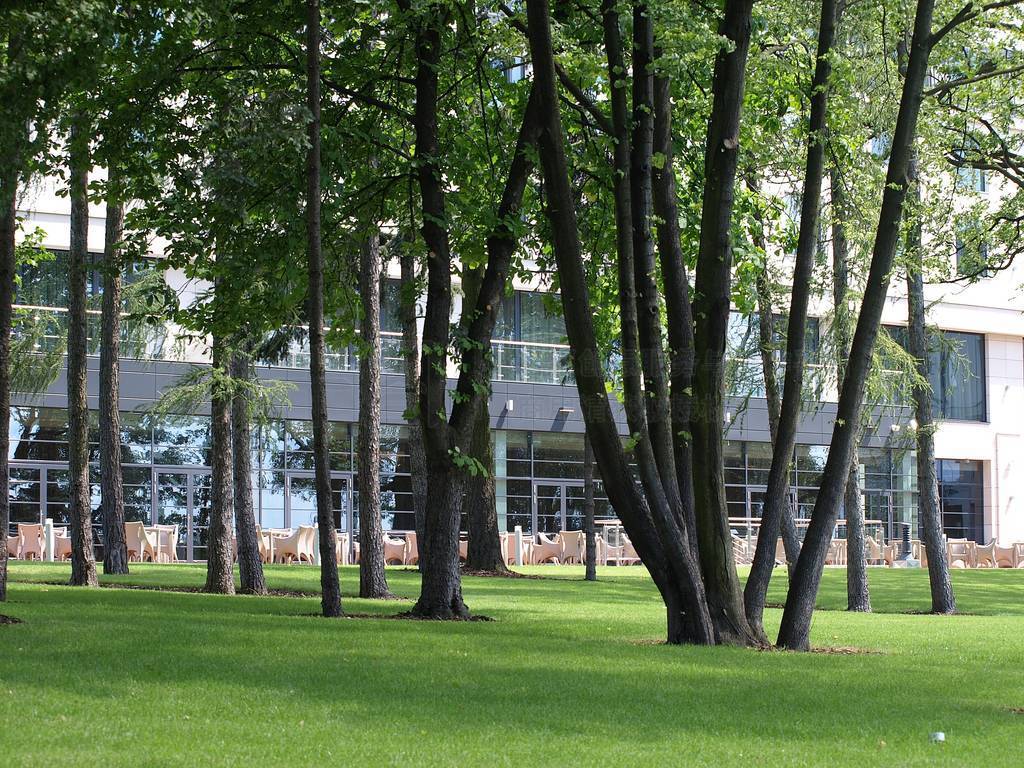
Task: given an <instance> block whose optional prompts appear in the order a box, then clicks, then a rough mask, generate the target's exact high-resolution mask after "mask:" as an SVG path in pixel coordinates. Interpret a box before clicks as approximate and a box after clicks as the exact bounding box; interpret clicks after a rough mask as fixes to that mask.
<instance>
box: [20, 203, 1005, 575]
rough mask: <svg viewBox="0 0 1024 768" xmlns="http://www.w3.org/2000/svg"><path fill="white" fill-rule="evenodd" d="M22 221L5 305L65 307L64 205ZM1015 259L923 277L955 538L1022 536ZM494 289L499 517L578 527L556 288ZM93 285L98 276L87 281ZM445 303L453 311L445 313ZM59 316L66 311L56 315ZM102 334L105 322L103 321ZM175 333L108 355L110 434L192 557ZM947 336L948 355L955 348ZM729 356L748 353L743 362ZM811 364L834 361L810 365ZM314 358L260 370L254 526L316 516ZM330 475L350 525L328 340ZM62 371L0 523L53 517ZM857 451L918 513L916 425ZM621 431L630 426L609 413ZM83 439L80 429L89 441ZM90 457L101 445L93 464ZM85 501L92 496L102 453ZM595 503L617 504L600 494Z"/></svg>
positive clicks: (197, 487)
mask: <svg viewBox="0 0 1024 768" xmlns="http://www.w3.org/2000/svg"><path fill="white" fill-rule="evenodd" d="M21 209H22V210H21V211H20V214H21V215H22V216H24V218H25V229H26V231H31V230H33V229H34V228H36V227H39V228H41V229H42V231H43V233H44V234H43V245H44V246H45V247H47V248H49V249H52V250H53V251H55V252H57V256H56V258H55V259H54V260H53V261H50V262H46V263H44V264H42V265H40V266H39V267H36V268H32V269H29V270H25V271H24V273H23V275H22V282H21V286H20V288H19V290H18V295H17V300H16V301H17V303H18V304H20V305H22V306H25V307H36V308H39V309H38V311H40V312H44V311H45V312H50V313H53V314H54V316H55V317H57V318H58V319H59V317H60V316H61V315H62V314H63V313H64V312H66V306H67V302H66V287H65V286H66V267H65V265H66V251H67V248H68V244H69V215H68V212H69V208H68V203H67V200H66V199H65V198H60V197H58V196H56V195H55V194H53V189H52V188H50V187H47V186H45V185H44V186H43V187H42V188H41V189H39V190H37V191H36V192H35V193H34V194H32V195H29V196H28V198H27V199H26V200H24V201H23V203H22V206H21ZM90 216H91V219H90V225H89V247H90V250H91V251H95V252H97V253H98V252H100V251H102V244H103V226H104V222H103V210H102V208H100V207H98V206H95V207H93V208H91V209H90ZM1022 278H1024V270H1022V269H1021V267H1019V266H1016V267H1014V268H1013V269H1012V270H1010V271H1008V272H1004V273H1000V274H999V275H998V276H996V277H993V278H990V279H983V280H981V281H979V282H977V283H975V284H972V285H967V286H959V285H943V286H929V288H928V301H929V302H931V303H932V306H931V308H930V314H929V320H930V322H931V323H933V324H935V325H937V326H938V327H940V328H941V329H942V330H943V331H944V332H945V336H946V338H947V340H948V344H946V345H943V347H942V348H943V349H944V350H947V351H945V352H939V353H937V359H936V360H935V361H934V362H935V365H933V368H934V369H935V371H936V382H935V400H936V405H937V413H939V414H941V417H942V422H941V425H940V426H939V428H938V432H937V434H936V449H937V455H938V456H939V457H940V458H939V461H938V465H939V466H938V469H939V478H940V492H941V498H942V509H943V517H944V526H945V529H946V532H947V534H948V535H949V536H951V537H960V536H966V537H967V538H971V539H975V540H979V541H982V540H985V541H987V540H989V539H992V538H996V539H999V540H1000V541H1003V542H1009V541H1024V439H1022V434H1024V314H1022V309H1024V303H1022V301H1021V294H1020V286H1021V283H1022V282H1024V280H1022ZM167 280H168V282H169V283H170V284H171V285H172V286H174V287H175V288H176V289H177V290H178V291H179V293H180V294H181V295H182V296H183V297H184V298H185V299H186V300H187V298H188V296H189V295H190V294H194V293H195V292H196V291H197V290H198V289H199V288H201V286H195V285H192V284H190V283H189V282H188V281H187V280H186V279H185V277H184V276H183V275H182V274H178V273H171V274H168V275H167ZM516 287H517V290H515V291H514V293H513V294H512V295H510V296H509V297H507V298H506V300H505V302H504V304H503V306H502V308H501V314H500V320H499V324H498V328H497V329H496V332H495V340H494V344H493V351H494V357H495V369H494V381H493V386H492V394H491V398H490V416H491V425H492V428H493V439H494V448H495V457H496V459H495V460H496V468H495V469H496V481H497V493H498V512H499V519H500V524H501V525H502V526H504V527H505V528H507V529H509V530H512V529H513V527H514V526H522V528H523V530H524V531H526V532H537V531H551V530H559V529H565V528H579V527H580V526H581V521H582V496H583V487H582V486H583V481H582V476H583V422H582V417H581V414H580V408H579V403H578V399H577V395H576V390H575V386H574V385H573V383H572V377H571V372H570V371H569V370H568V368H567V352H568V348H567V346H566V345H565V343H564V335H565V332H564V326H563V324H562V321H561V318H560V317H559V316H558V314H557V312H556V311H554V312H553V311H552V308H553V306H555V304H557V302H554V303H553V302H551V301H550V300H548V301H545V299H544V296H543V293H542V292H541V291H540V290H539V288H540V287H541V285H540V278H538V279H537V280H536V281H535V282H533V283H520V284H518V285H517V286H516ZM90 290H91V291H92V292H93V294H94V295H95V294H97V293H98V292H99V290H100V282H99V280H98V278H96V279H94V280H93V281H92V282H91V284H90ZM902 293H903V292H902V291H901V290H900V286H898V285H894V286H893V288H892V290H891V298H890V300H889V302H888V304H887V307H886V311H885V316H884V322H885V323H886V325H887V326H889V327H890V328H891V332H892V334H893V336H894V337H896V338H898V337H899V335H900V331H899V327H900V326H901V325H905V323H906V302H905V300H904V298H903V296H902ZM394 296H395V291H394V290H391V288H390V284H385V286H384V302H383V303H384V311H383V328H384V334H385V343H384V352H383V358H384V359H383V370H384V371H385V373H384V375H383V379H384V381H383V386H382V389H383V402H382V418H383V423H384V426H383V429H382V449H383V453H382V466H381V472H382V475H381V478H382V479H381V484H382V491H383V493H382V499H383V505H384V513H383V514H384V527H385V529H392V530H409V529H412V527H413V514H412V497H411V484H410V476H409V456H408V434H407V429H406V427H405V422H404V419H403V412H404V409H405V401H404V389H403V387H404V378H403V376H402V372H401V361H400V356H399V342H400V339H399V338H398V337H399V335H400V334H399V333H398V331H399V328H398V326H397V325H396V323H395V319H394V314H393V312H392V311H389V307H390V308H392V309H393V307H394V301H395V299H394ZM456 311H457V309H456ZM818 314H819V315H820V316H821V319H820V322H819V319H818V318H814V319H812V320H811V321H810V322H809V323H808V334H809V336H808V339H809V347H810V349H811V350H812V351H813V350H814V349H815V348H816V346H817V339H818V335H819V326H820V325H821V324H822V323H823V322H825V320H824V318H825V316H826V315H827V308H826V307H822V308H818ZM748 322H749V320H748V319H746V318H743V317H741V316H740V315H739V314H737V315H736V317H735V324H734V325H735V328H734V331H735V334H734V336H735V338H734V339H733V349H734V352H733V354H734V355H736V356H737V357H738V358H742V357H743V355H744V354H745V353H743V352H742V351H736V350H742V349H743V344H742V336H743V334H744V333H745V328H746V327H747V323H748ZM58 324H59V323H58ZM97 335H98V334H97ZM175 337H176V334H175V330H174V329H173V328H170V327H169V328H168V329H167V332H166V334H165V335H163V336H161V337H159V338H155V339H152V338H151V339H148V340H147V341H146V343H145V344H144V345H143V346H144V347H145V349H139V348H137V347H135V348H132V346H131V345H128V349H127V353H128V354H129V355H130V356H128V357H125V359H123V360H122V361H121V371H122V375H121V400H120V410H121V412H122V425H123V427H122V449H123V459H124V481H125V499H126V504H127V507H128V516H129V518H130V519H135V520H143V521H146V522H171V523H178V524H180V525H181V526H182V528H181V530H182V533H183V535H182V547H181V551H180V553H179V556H180V557H181V558H182V559H186V558H187V559H203V558H204V556H205V541H206V526H207V524H208V519H209V516H208V511H209V505H210V470H209V466H210V460H209V450H210V448H209V443H210V440H209V432H210V430H209V418H208V416H207V415H205V414H203V413H195V414H182V415H178V416H173V417H166V416H165V417H156V416H154V415H152V414H151V413H149V412H148V409H149V408H151V406H152V404H153V403H154V402H155V401H156V400H157V399H158V398H159V396H160V395H161V393H162V392H163V391H165V390H166V389H167V388H169V387H172V386H174V384H175V383H176V382H177V381H178V380H179V379H180V378H181V377H182V376H183V375H184V374H185V373H187V372H188V371H189V370H190V368H191V367H192V366H193V365H196V364H203V361H204V354H205V352H204V350H203V349H202V348H201V347H200V346H197V345H195V344H192V345H182V344H177V343H175ZM950 350H952V351H950ZM91 352H92V353H93V354H92V355H91V356H90V357H89V382H88V386H89V403H90V407H91V408H92V409H93V413H92V415H93V424H94V426H97V425H98V423H99V420H100V419H102V418H103V414H101V413H98V412H97V411H96V408H97V396H96V395H97V390H98V373H97V369H98V362H99V361H98V350H97V349H96V348H95V346H94V345H93V347H92V349H91ZM736 362H737V363H738V365H739V367H741V368H742V367H746V368H750V367H751V366H753V367H756V366H755V365H754V362H753V361H752V360H743V359H738V360H737V361H736ZM818 362H819V364H821V365H824V364H826V362H827V361H825V360H821V361H818ZM307 364H308V357H307V355H306V354H305V352H304V350H303V349H301V348H298V347H297V348H295V349H293V350H292V353H291V354H290V355H289V357H288V358H287V359H286V360H285V361H284V362H283V363H282V364H280V365H277V366H273V367H269V366H266V367H262V368H261V369H260V375H261V376H262V377H263V378H265V379H268V380H270V379H272V380H278V381H282V382H287V383H289V384H290V385H291V389H290V393H289V401H290V402H289V404H288V405H287V406H285V407H283V408H282V409H281V412H280V413H279V414H277V416H276V418H274V419H273V420H272V421H271V422H270V423H268V424H266V425H263V426H262V427H261V428H260V429H259V434H258V437H257V439H255V440H254V445H253V468H254V472H253V487H254V491H255V503H256V514H257V519H258V521H259V522H261V523H262V525H263V526H265V527H277V526H282V527H287V526H295V525H298V524H300V523H309V522H312V521H313V519H314V516H315V493H314V488H313V463H312V453H311V426H310V421H309V420H310V417H311V413H310V410H311V401H310V395H309V384H308V370H307V367H306V366H307ZM756 378H757V377H756V376H754V379H755V381H754V383H753V384H750V383H749V382H748V383H742V384H741V383H740V382H738V381H737V382H736V383H734V387H735V390H736V391H735V392H734V393H733V394H734V395H735V397H733V398H732V399H731V400H730V411H729V423H728V425H727V427H728V440H729V443H728V449H727V459H726V482H727V485H728V499H729V512H730V516H731V517H734V518H735V519H736V521H737V526H740V525H742V520H743V519H746V518H757V517H759V515H760V505H761V503H762V500H763V496H764V492H765V486H766V483H767V476H768V467H769V464H770V461H771V449H770V444H769V440H770V438H769V430H768V419H767V411H766V406H765V401H764V399H763V393H762V392H759V391H758V386H757V384H756ZM834 389H835V387H834V385H833V386H831V387H829V386H824V387H823V388H822V391H821V393H820V398H819V400H820V401H819V402H817V403H815V404H813V405H812V406H809V407H808V408H807V409H806V412H805V414H804V416H803V418H802V421H801V425H800V430H799V435H798V443H799V444H798V447H797V449H796V455H795V457H794V459H795V461H794V465H795V469H794V472H793V476H792V487H793V490H792V492H793V494H794V501H795V502H796V504H797V505H798V506H797V508H798V510H799V513H800V516H802V517H806V516H807V515H808V514H809V512H810V508H811V507H812V505H813V503H814V499H815V495H816V493H817V487H818V484H819V480H820V474H821V471H822V469H823V467H824V462H825V458H826V457H827V452H828V442H829V439H830V436H831V432H832V427H833V418H834V413H835V402H834V401H835V399H836V398H835V393H834ZM327 399H328V408H329V418H330V421H331V450H332V471H333V478H332V485H333V488H334V491H335V495H334V499H335V502H334V503H335V507H336V509H335V515H336V522H337V525H338V527H339V528H342V529H349V528H350V527H351V526H352V524H353V515H352V511H353V509H354V508H355V505H356V504H357V503H358V493H357V488H356V487H355V484H356V481H355V463H356V462H357V461H358V456H357V455H356V451H355V445H356V443H355V434H356V430H357V425H356V422H357V414H358V362H357V360H356V358H355V354H354V353H353V351H352V350H351V349H334V350H331V351H330V355H329V372H328V393H327ZM66 405H67V401H66V389H65V377H64V375H63V374H61V375H60V376H58V378H57V380H56V381H54V383H53V384H52V385H51V386H50V387H49V388H48V389H47V391H45V392H44V393H41V394H38V395H31V396H30V395H24V394H15V395H14V397H13V398H12V407H11V413H10V427H9V430H10V439H11V442H10V460H11V462H10V466H11V469H10V472H11V478H10V479H11V482H10V498H11V522H12V525H15V524H17V523H19V522H38V521H40V520H42V519H45V518H46V517H50V518H53V519H54V520H55V521H58V522H59V521H61V520H62V519H66V515H67V501H68V470H67V450H68V449H67V409H66ZM875 412H876V418H875V419H873V421H872V423H871V424H870V425H869V427H868V429H867V431H866V432H865V435H864V440H863V446H862V448H861V451H860V459H861V483H862V487H863V494H864V501H865V505H866V511H867V518H868V519H869V520H872V521H877V522H874V523H871V526H873V527H874V528H875V529H878V532H879V533H880V534H881V535H883V536H885V537H887V538H888V537H892V536H898V535H899V533H900V525H901V523H910V524H911V525H915V524H916V520H915V518H916V477H915V458H914V454H913V450H912V447H911V445H912V440H911V439H910V438H911V437H912V434H913V429H914V426H915V425H914V423H913V421H912V419H911V417H910V412H909V411H908V410H907V409H905V408H902V409H901V408H899V407H895V408H876V409H875ZM621 427H622V432H623V434H625V433H626V429H625V424H624V422H623V423H622V425H621ZM95 442H96V441H95V439H94V441H93V443H94V448H95ZM97 459H98V457H97V456H95V455H94V457H93V460H94V462H96V461H97ZM94 473H95V476H94V479H95V481H96V485H95V486H94V492H93V501H94V505H95V506H96V507H97V508H98V505H99V490H98V466H96V465H95V463H94ZM598 515H599V516H601V517H605V518H611V517H613V516H614V512H613V511H612V510H611V509H610V508H609V507H608V504H607V501H606V500H599V506H598Z"/></svg>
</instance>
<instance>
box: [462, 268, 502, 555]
mask: <svg viewBox="0 0 1024 768" xmlns="http://www.w3.org/2000/svg"><path fill="white" fill-rule="evenodd" d="M482 280H483V274H482V270H480V269H474V268H472V267H470V266H469V265H468V264H463V269H462V292H463V300H464V313H469V312H471V309H470V308H471V307H475V306H476V303H477V298H478V296H479V293H480V283H481V282H482ZM469 319H470V317H469V315H468V314H464V317H463V321H464V323H466V324H467V325H468V321H469ZM470 455H471V456H473V457H474V458H475V459H477V461H479V462H480V463H481V464H482V465H483V466H484V467H485V468H486V470H487V473H486V474H483V473H480V474H477V475H475V476H472V477H470V478H469V480H468V482H467V484H466V501H465V512H466V527H467V529H468V533H469V543H468V547H467V552H466V555H467V557H466V570H468V571H493V572H495V573H507V572H508V566H507V565H506V564H505V555H504V554H503V553H502V551H501V534H500V532H499V531H498V505H497V499H496V497H495V491H494V447H493V445H492V444H491V416H490V413H488V409H487V407H486V405H485V406H484V407H483V408H480V409H479V411H478V413H477V415H476V420H475V422H474V423H473V441H472V449H471V451H470Z"/></svg>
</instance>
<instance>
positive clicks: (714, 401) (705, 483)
mask: <svg viewBox="0 0 1024 768" xmlns="http://www.w3.org/2000/svg"><path fill="white" fill-rule="evenodd" d="M752 6H753V0H726V3H725V14H724V16H723V19H722V23H721V25H720V27H719V30H718V32H719V35H721V36H722V37H725V38H726V39H727V40H729V41H730V43H731V47H723V48H722V49H721V51H720V52H719V53H718V55H717V57H716V59H715V72H714V80H713V84H712V92H713V98H712V107H711V116H710V118H709V120H708V133H707V144H706V150H705V160H704V169H705V171H704V172H705V179H704V192H703V209H702V213H701V224H700V249H699V251H698V256H697V283H696V296H697V300H696V302H695V304H694V315H695V316H696V318H697V329H696V333H695V336H694V347H695V352H696V357H695V360H696V366H697V368H696V376H695V377H694V382H693V408H694V410H693V443H694V451H693V478H694V501H695V506H696V514H697V530H698V533H699V539H698V546H699V551H700V560H701V570H702V572H703V574H704V589H705V590H706V592H707V599H708V609H709V610H710V612H711V618H712V621H714V624H715V632H716V634H717V635H718V637H719V638H720V639H721V640H722V641H723V642H730V643H739V644H749V643H752V642H756V640H757V637H756V635H755V633H754V632H752V631H751V628H750V626H749V624H748V623H747V618H746V615H745V614H744V611H743V591H742V589H741V587H740V583H739V577H738V576H737V573H736V561H735V558H734V557H733V551H732V536H731V534H730V531H729V517H728V510H727V508H726V503H725V477H724V472H725V469H724V453H723V438H724V434H723V433H724V429H723V423H724V421H725V408H724V400H725V364H724V363H725V339H726V333H727V330H728V326H729V311H730V299H731V285H732V281H731V277H732V235H731V228H732V212H733V203H734V194H735V185H736V165H737V161H738V157H739V137H740V110H741V107H742V104H743V89H744V85H745V76H746V62H747V52H748V50H749V48H750V16H751V9H752Z"/></svg>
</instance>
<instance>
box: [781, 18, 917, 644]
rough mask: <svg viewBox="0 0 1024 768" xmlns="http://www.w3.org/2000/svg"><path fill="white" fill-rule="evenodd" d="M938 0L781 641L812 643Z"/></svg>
mask: <svg viewBox="0 0 1024 768" xmlns="http://www.w3.org/2000/svg"><path fill="white" fill-rule="evenodd" d="M933 10H934V0H918V3H917V10H916V12H915V17H914V33H913V39H912V42H911V50H910V58H909V61H908V64H907V73H906V77H905V79H904V81H903V93H902V95H901V97H900V106H899V112H898V115H897V118H896V127H895V130H894V131H893V141H892V151H891V153H890V156H889V167H888V170H887V171H886V178H885V188H884V192H883V194H882V205H881V210H880V212H879V219H878V228H877V231H876V233H875V243H874V247H873V249H872V254H871V268H870V270H869V272H868V281H867V285H866V287H865V289H864V298H863V300H862V303H861V310H860V316H859V317H858V319H857V330H856V332H855V333H854V336H853V344H852V346H851V347H850V359H849V361H848V363H847V368H846V376H845V377H844V379H843V386H842V390H841V392H840V395H839V405H838V408H837V411H836V422H835V427H834V429H833V431H832V440H831V442H830V443H829V454H828V461H827V462H826V463H825V471H824V473H823V475H822V481H821V488H820V489H819V491H818V497H817V501H816V502H815V505H814V512H813V513H812V515H811V523H810V526H809V527H808V529H807V535H806V536H805V537H804V545H803V548H802V549H801V550H800V560H799V561H798V562H797V567H796V572H795V574H794V577H793V580H792V583H791V584H790V588H789V594H788V596H787V598H786V608H785V610H784V611H783V614H782V625H781V627H780V628H779V645H781V646H783V647H786V648H791V649H794V650H807V649H808V648H809V647H810V632H811V618H812V616H813V614H814V602H815V600H816V598H817V595H818V587H819V585H820V583H821V573H822V569H823V568H824V565H825V557H826V555H827V553H828V547H829V543H830V541H831V539H832V532H833V530H834V528H835V524H836V518H837V517H838V515H839V505H840V503H841V501H842V496H843V491H844V490H845V487H846V483H847V481H848V479H849V475H850V460H851V458H852V455H853V447H854V444H855V441H856V438H857V432H858V424H859V419H860V414H861V406H862V403H863V400H864V390H865V386H866V382H867V375H868V371H869V369H870V367H871V355H872V351H873V350H874V347H875V340H876V338H877V336H878V327H879V324H880V322H881V318H882V310H883V308H884V306H885V298H886V294H887V292H888V289H889V275H890V272H891V271H892V265H893V260H894V258H895V255H896V246H897V243H898V240H899V234H900V221H901V219H902V217H903V204H904V201H905V199H906V195H907V187H908V183H909V179H908V175H907V172H908V170H909V166H910V160H911V153H912V151H913V142H914V136H915V135H916V133H917V118H918V115H919V113H920V109H921V101H922V98H923V95H922V92H923V87H924V80H925V76H926V75H927V72H928V58H929V55H930V53H931V46H932V44H933V40H932V36H931V26H932V12H933Z"/></svg>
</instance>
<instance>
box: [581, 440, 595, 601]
mask: <svg viewBox="0 0 1024 768" xmlns="http://www.w3.org/2000/svg"><path fill="white" fill-rule="evenodd" d="M595 528H596V526H595V525H594V449H593V448H592V447H591V446H590V438H589V437H584V438H583V531H584V533H585V535H586V537H587V551H586V555H585V557H586V561H585V562H586V574H585V575H584V577H583V578H584V579H586V580H587V581H597V531H596V530H595Z"/></svg>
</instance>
